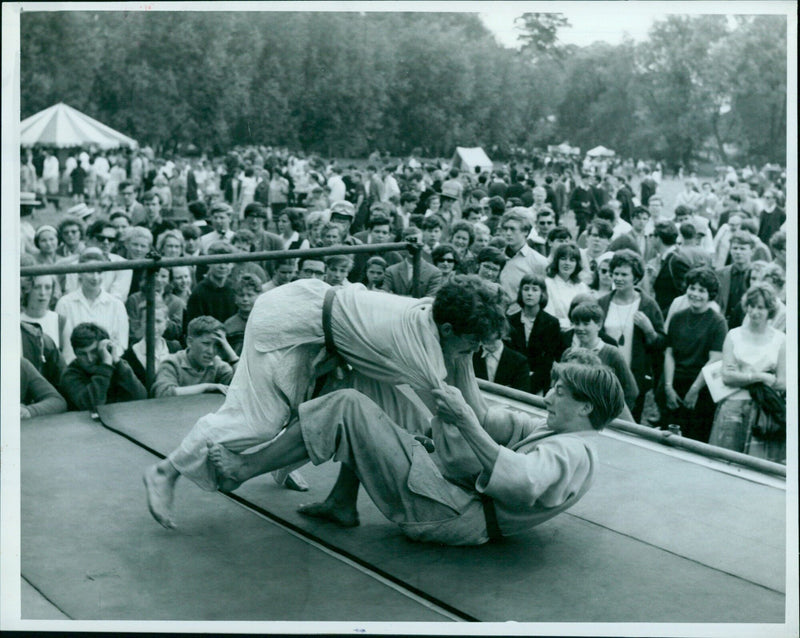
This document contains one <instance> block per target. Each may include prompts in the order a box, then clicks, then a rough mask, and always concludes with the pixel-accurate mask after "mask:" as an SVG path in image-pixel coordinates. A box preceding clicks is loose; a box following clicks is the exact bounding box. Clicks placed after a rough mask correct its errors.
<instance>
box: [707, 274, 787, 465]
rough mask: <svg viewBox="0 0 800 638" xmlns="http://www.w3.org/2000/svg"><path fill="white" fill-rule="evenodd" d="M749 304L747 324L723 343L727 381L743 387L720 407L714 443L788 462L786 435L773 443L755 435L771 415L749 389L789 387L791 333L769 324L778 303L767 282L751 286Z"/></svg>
mask: <svg viewBox="0 0 800 638" xmlns="http://www.w3.org/2000/svg"><path fill="white" fill-rule="evenodd" d="M744 307H745V312H746V316H745V321H744V323H743V324H742V325H741V326H740V327H738V328H734V329H732V330H731V331H730V332H728V335H727V337H725V343H724V345H723V346H722V380H723V382H724V383H725V385H727V386H731V387H733V388H739V389H738V390H737V391H736V392H734V393H733V394H731V395H730V396H728V397H727V398H725V399H724V400H723V401H722V402H720V403H719V405H717V412H716V414H715V416H714V424H713V426H712V428H711V437H710V439H709V443H711V445H718V446H720V447H724V448H728V449H730V450H734V451H736V452H745V453H751V454H752V453H754V452H756V451H758V456H762V457H764V458H768V459H770V460H773V461H778V462H781V461H785V455H786V439H785V437H784V438H783V440H782V441H772V442H760V441H757V440H754V439H753V438H752V436H751V430H752V427H753V425H754V424H756V423H757V422H758V421H759V420H762V419H765V418H766V415H764V414H763V413H762V412H761V410H760V409H759V407H758V405H757V404H756V403H755V401H753V399H752V397H751V395H750V391H749V389H748V388H749V386H752V385H753V384H756V383H763V384H764V385H765V386H768V387H771V388H773V389H774V390H776V391H778V392H783V391H785V390H786V335H784V334H783V333H782V332H781V331H780V330H776V329H775V328H772V327H771V326H770V325H769V321H770V319H772V318H773V317H774V316H775V312H776V310H777V307H778V304H777V298H776V295H775V291H774V290H773V289H772V287H770V286H766V285H764V284H763V283H761V284H755V285H753V286H751V287H750V289H749V290H748V291H747V292H746V293H745V295H744ZM754 448H758V450H756V449H754Z"/></svg>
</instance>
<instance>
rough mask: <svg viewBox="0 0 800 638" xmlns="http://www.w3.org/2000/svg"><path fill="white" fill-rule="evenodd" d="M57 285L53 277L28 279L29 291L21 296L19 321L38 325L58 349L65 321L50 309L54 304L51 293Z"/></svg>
mask: <svg viewBox="0 0 800 638" xmlns="http://www.w3.org/2000/svg"><path fill="white" fill-rule="evenodd" d="M57 285H58V283H57V281H56V278H55V276H54V275H39V276H38V277H30V290H28V291H27V292H26V293H25V294H24V296H23V300H22V301H23V305H22V310H21V312H20V321H25V322H27V323H35V324H38V325H40V326H41V327H42V331H43V332H44V333H45V334H46V335H47V336H49V337H50V338H51V339H52V340H53V341H54V342H55V344H56V346H57V347H58V348H59V349H60V348H61V333H62V331H63V330H64V322H65V319H64V317H61V316H59V315H58V314H56V313H55V312H54V311H53V310H52V309H51V308H52V307H53V305H54V304H55V298H54V294H53V293H54V291H55V287H56V286H57Z"/></svg>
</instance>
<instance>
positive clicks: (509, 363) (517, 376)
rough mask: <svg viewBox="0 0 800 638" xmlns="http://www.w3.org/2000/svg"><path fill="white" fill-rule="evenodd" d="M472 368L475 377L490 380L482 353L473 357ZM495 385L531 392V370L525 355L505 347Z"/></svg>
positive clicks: (496, 373)
mask: <svg viewBox="0 0 800 638" xmlns="http://www.w3.org/2000/svg"><path fill="white" fill-rule="evenodd" d="M472 366H473V368H474V369H475V376H476V377H478V378H479V379H488V374H487V372H486V359H484V358H483V356H482V353H481V352H476V353H474V354H473V355H472ZM494 383H498V384H500V385H505V386H508V387H509V388H514V389H516V390H522V391H523V392H530V368H529V367H528V362H527V361H526V359H525V355H522V354H520V353H519V352H517V351H516V350H512V349H511V348H509V347H508V346H503V352H502V353H501V354H500V361H499V362H498V364H497V371H496V372H495V375H494Z"/></svg>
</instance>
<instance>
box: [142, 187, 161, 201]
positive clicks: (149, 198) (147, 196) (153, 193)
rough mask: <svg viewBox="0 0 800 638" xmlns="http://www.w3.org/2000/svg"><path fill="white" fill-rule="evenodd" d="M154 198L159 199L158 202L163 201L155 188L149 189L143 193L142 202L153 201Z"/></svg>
mask: <svg viewBox="0 0 800 638" xmlns="http://www.w3.org/2000/svg"><path fill="white" fill-rule="evenodd" d="M153 199H157V200H158V203H159V204H160V203H161V197H160V196H159V194H158V193H157V192H156V191H154V190H149V191H147V192H146V193H145V194H144V195H142V203H145V202H149V201H152V200H153Z"/></svg>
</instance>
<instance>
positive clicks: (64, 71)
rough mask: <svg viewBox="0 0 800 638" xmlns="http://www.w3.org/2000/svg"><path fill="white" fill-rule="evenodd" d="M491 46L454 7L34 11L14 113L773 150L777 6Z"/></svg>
mask: <svg viewBox="0 0 800 638" xmlns="http://www.w3.org/2000/svg"><path fill="white" fill-rule="evenodd" d="M565 25H566V21H564V20H561V21H552V20H551V21H550V22H548V21H547V19H546V18H543V17H542V16H541V14H525V16H524V19H521V20H520V29H521V35H522V37H523V40H522V43H523V47H522V48H521V49H520V50H514V49H509V48H504V47H502V46H500V45H499V44H498V43H497V42H496V40H495V39H494V37H493V35H492V34H491V33H490V32H489V31H488V30H487V28H486V27H485V26H484V25H483V23H482V22H481V21H480V19H479V18H478V16H477V15H475V14H463V13H414V12H411V13H360V12H340V13H335V12H334V13H312V12H268V13H267V12H225V13H223V12H88V11H87V12H30V13H24V14H23V15H22V16H21V87H20V88H21V108H22V117H23V118H24V117H27V116H28V115H32V114H33V113H36V112H37V111H39V110H41V109H44V108H46V107H48V106H51V105H52V104H54V103H56V102H59V101H63V102H66V103H67V104H69V105H71V106H73V107H75V108H77V109H79V110H81V111H83V112H85V113H87V114H88V115H91V116H92V117H95V118H97V119H99V120H100V121H102V122H104V123H107V124H108V125H109V126H112V127H114V128H116V129H118V130H120V131H121V132H123V133H125V134H127V135H130V136H132V137H134V138H136V139H137V140H139V142H140V143H141V144H150V145H154V146H158V147H160V148H166V149H170V148H171V149H175V148H177V147H178V146H179V145H184V146H185V145H187V144H194V145H196V146H198V147H200V148H202V149H204V150H208V151H211V152H220V151H224V150H226V149H227V148H230V147H231V146H232V145H237V144H251V143H258V144H267V145H285V146H289V147H291V148H300V149H303V150H305V151H307V152H318V153H322V154H325V155H327V156H338V157H357V156H363V155H366V154H367V153H369V152H370V151H372V150H375V149H381V150H385V151H389V152H390V153H392V154H395V155H403V154H408V153H411V152H412V150H414V149H419V150H420V151H421V152H422V153H423V154H425V155H427V156H449V155H450V154H451V153H452V152H453V150H454V147H455V146H456V145H460V146H471V145H478V146H483V147H484V148H486V149H487V150H488V151H489V152H490V154H491V153H492V150H494V152H495V153H497V154H502V153H505V152H508V151H509V150H510V149H512V148H515V147H522V148H527V149H532V148H534V147H539V148H541V147H545V146H546V145H548V144H557V143H560V142H563V141H565V140H566V141H569V142H570V143H571V144H572V145H576V146H580V147H581V148H582V150H588V149H589V148H591V147H593V146H596V145H598V144H603V145H605V146H607V147H610V148H613V149H615V150H616V151H617V152H618V153H620V154H622V155H625V156H630V157H636V158H638V157H645V158H653V159H660V160H662V161H665V162H668V163H673V164H677V163H683V164H689V163H691V162H693V161H695V160H696V159H698V158H701V157H706V158H713V159H715V160H716V161H725V162H735V161H738V162H742V163H745V162H748V163H749V162H766V161H772V162H779V163H784V162H785V153H786V100H787V96H786V73H787V70H786V46H787V38H786V17H785V16H767V15H761V16H737V17H736V19H735V22H734V23H731V22H729V21H728V19H727V18H726V17H725V16H717V15H704V16H678V15H675V16H669V17H667V18H665V19H663V20H660V21H657V22H656V23H654V25H653V27H652V29H651V32H650V34H649V38H648V39H647V40H646V41H644V42H641V43H634V42H633V41H623V42H622V43H621V44H619V45H609V44H605V43H599V42H598V43H595V44H593V45H590V46H586V47H575V46H568V47H564V46H559V45H558V43H557V37H556V32H557V29H558V28H560V27H563V26H565Z"/></svg>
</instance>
